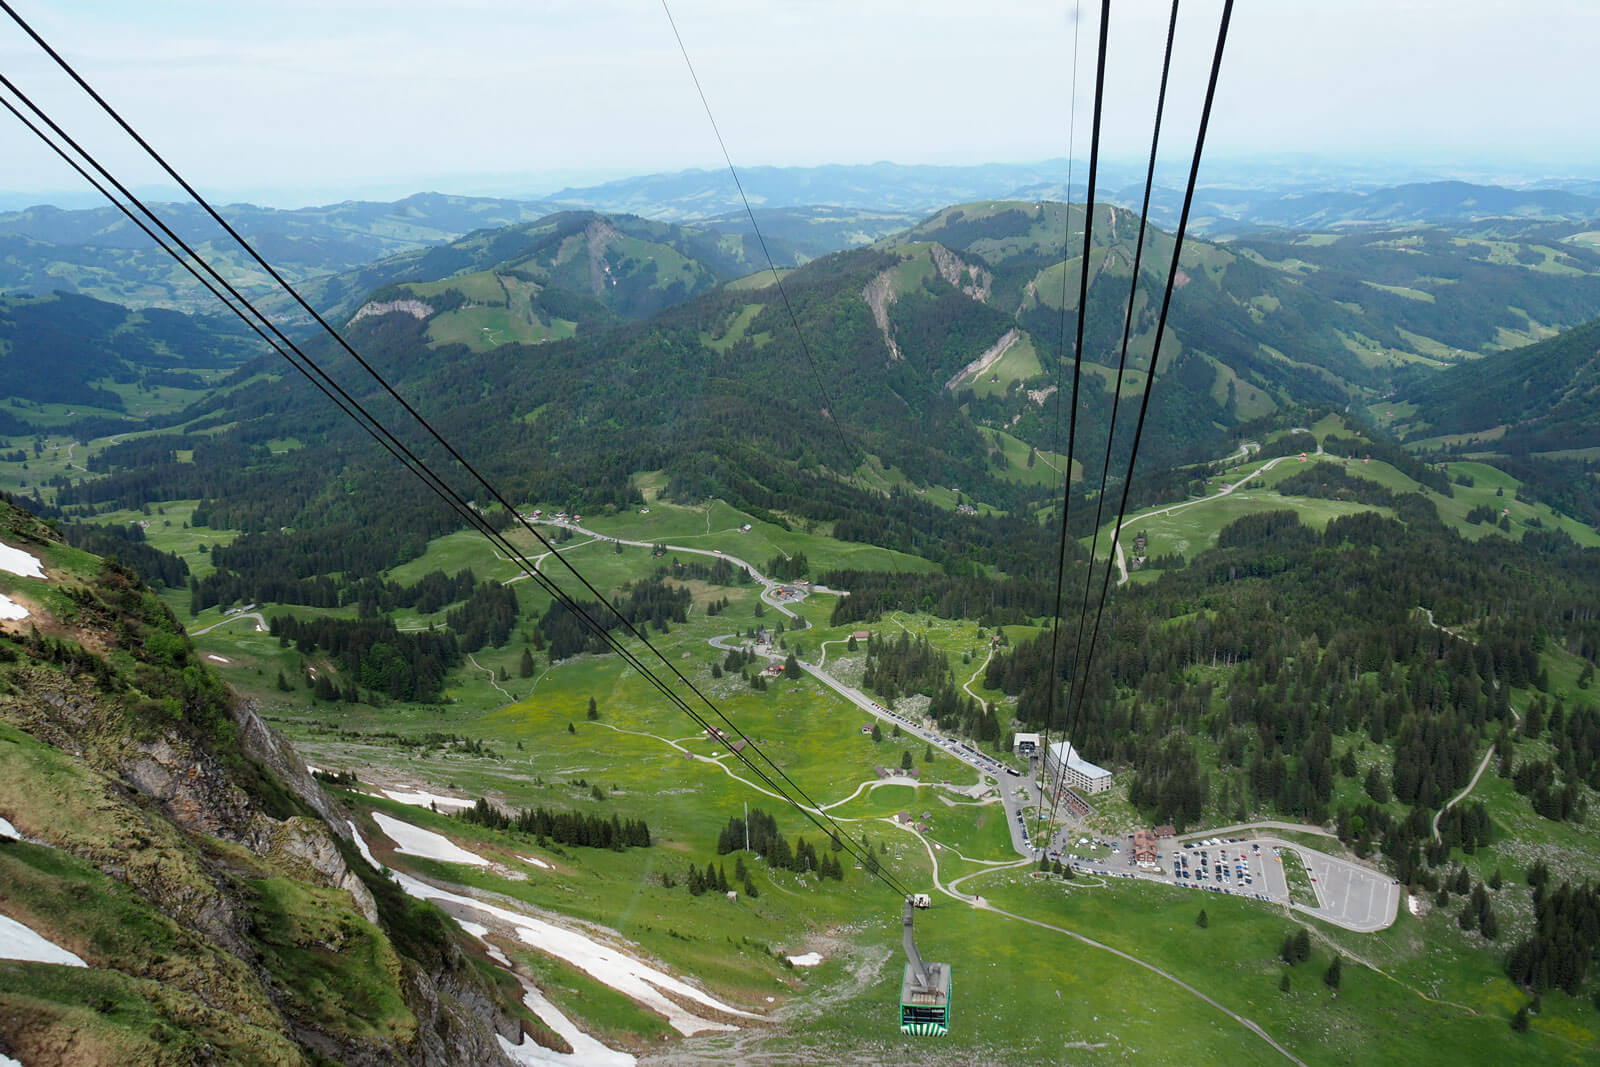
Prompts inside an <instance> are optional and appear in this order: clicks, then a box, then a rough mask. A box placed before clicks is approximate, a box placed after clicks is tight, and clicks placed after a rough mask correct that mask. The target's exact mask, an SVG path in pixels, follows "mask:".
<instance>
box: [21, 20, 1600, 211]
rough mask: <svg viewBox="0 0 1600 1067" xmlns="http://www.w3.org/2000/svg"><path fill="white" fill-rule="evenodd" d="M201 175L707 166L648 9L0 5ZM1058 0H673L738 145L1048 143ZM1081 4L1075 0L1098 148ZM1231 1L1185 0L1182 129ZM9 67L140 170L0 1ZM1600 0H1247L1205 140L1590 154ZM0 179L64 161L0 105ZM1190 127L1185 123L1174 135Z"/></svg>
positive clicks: (1444, 156) (1225, 149)
mask: <svg viewBox="0 0 1600 1067" xmlns="http://www.w3.org/2000/svg"><path fill="white" fill-rule="evenodd" d="M12 2H13V3H14V4H15V6H16V7H17V8H18V9H19V10H20V11H21V12H22V14H23V15H24V17H26V18H28V19H30V20H31V21H32V22H33V23H34V25H35V27H36V28H37V29H39V30H40V32H41V33H42V34H43V35H44V36H45V37H46V38H47V39H48V40H50V41H51V42H52V43H53V44H55V45H56V47H57V48H59V49H60V50H61V51H62V52H63V53H64V54H65V55H66V56H67V57H68V58H69V59H70V60H72V61H73V62H74V63H75V64H76V65H77V66H78V67H79V69H80V71H81V72H82V73H84V75H85V76H86V77H87V78H88V79H89V80H90V81H91V82H92V83H93V84H95V85H96V86H97V87H98V88H99V89H100V90H101V91H102V92H103V93H104V94H105V95H106V96H107V97H108V98H109V99H111V100H112V101H113V102H114V103H116V104H117V105H118V106H119V107H121V108H122V109H123V110H124V113H125V114H126V115H128V117H129V118H130V119H131V120H132V121H133V122H134V123H135V124H136V125H137V126H139V127H140V129H141V130H143V131H144V132H145V133H146V135H147V136H148V137H149V138H150V139H151V140H152V141H153V142H154V143H155V144H156V145H157V146H158V147H160V148H162V149H163V150H165V151H167V152H169V154H170V156H171V157H172V158H173V160H174V162H175V163H176V164H177V165H178V166H179V167H180V169H182V170H183V171H184V172H185V173H186V174H188V175H189V176H190V177H191V179H192V180H194V181H195V182H196V183H197V184H199V185H201V186H202V187H203V188H206V189H209V190H212V191H214V192H218V193H222V194H226V195H232V196H239V195H246V194H248V195H252V196H254V197H256V198H257V199H262V200H268V201H276V202H282V203H293V202H309V201H311V200H325V199H333V198H342V197H345V196H357V195H369V196H379V195H390V194H393V195H399V194H402V193H404V192H408V191H415V190H417V189H421V188H433V189H440V190H443V191H451V192H491V191H492V192H499V193H526V194H534V193H541V192H548V191H551V190H553V189H554V188H556V187H558V186H560V185H562V184H566V183H567V182H568V181H569V180H571V181H574V182H576V181H587V180H592V179H595V178H598V177H604V176H608V175H614V174H619V173H636V172H645V171H659V170H676V169H681V168H684V167H693V166H720V165H721V157H720V154H719V152H718V150H717V145H716V142H715V139H714V138H713V135H712V133H711V129H710V127H709V125H708V123H707V121H706V117H705V114H704V112H703V111H702V110H701V107H700V103H699V100H698V98H697V97H696V96H695V92H694V86H693V84H692V83H691V81H690V79H689V75H688V72H687V70H686V68H685V66H684V63H683V59H682V56H681V55H680V54H679V52H678V49H677V44H676V42H675V41H674V39H673V36H672V31H671V28H670V26H669V25H668V22H667V18H666V15H665V14H664V12H663V10H662V6H661V4H660V2H659V0H442V2H441V0H429V2H428V3H422V2H418V0H381V2H380V0H271V2H259V3H258V2H255V0H12ZM1073 8H1074V4H1072V3H1071V2H1067V3H1060V2H1058V3H1036V2H1018V0H978V2H972V0H960V2H955V0H673V3H672V11H673V15H674V16H675V17H676V19H677V22H678V27H679V29H680V30H681V31H682V33H683V36H684V41H685V43H686V45H687V46H688V49H689V53H690V56H691V58H692V59H693V60H694V63H695V67H696V70H697V72H698V73H699V76H700V80H701V83H702V85H703V86H704V87H705V90H706V93H707V95H708V97H709V100H710V104H711V108H712V110H713V112H714V113H715V115H716V118H717V120H718V122H719V124H720V125H721V128H722V132H723V135H724V137H725V138H726V140H727V142H728V147H729V149H730V151H731V152H732V154H733V158H734V161H735V162H736V163H738V164H741V165H754V164H779V165H784V164H815V163H830V162H837V163H858V162H871V161H876V160H892V161H895V162H901V163H976V162H989V161H1023V160H1037V159H1045V158H1053V157H1059V156H1064V155H1065V154H1066V148H1067V133H1068V114H1069V101H1070V100H1071V99H1072V87H1071V71H1072V55H1073V29H1074V25H1073V18H1072V11H1073ZM1098 8H1099V5H1098V4H1096V3H1092V2H1091V3H1084V4H1083V5H1082V9H1083V12H1084V18H1083V22H1082V25H1081V34H1082V38H1081V42H1080V59H1079V65H1078V75H1079V78H1078V81H1079V91H1078V132H1077V140H1076V144H1077V146H1078V153H1079V157H1080V158H1083V155H1084V153H1085V151H1086V144H1087V139H1088V113H1089V102H1090V97H1091V93H1092V84H1093V83H1092V74H1093V62H1094V45H1095V33H1096V26H1095V20H1096V18H1097V12H1098ZM1114 8H1115V9H1114V11H1113V14H1112V20H1111V48H1110V59H1109V63H1108V101H1107V119H1106V133H1105V149H1104V150H1105V151H1106V152H1107V153H1108V154H1109V155H1110V156H1113V157H1117V158H1122V159H1130V158H1134V157H1137V156H1138V155H1139V154H1140V153H1142V152H1143V151H1144V150H1145V147H1146V146H1147V144H1148V137H1149V123H1150V117H1151V114H1152V112H1153V107H1154V94H1155V84H1156V77H1157V74H1158V71H1159V63H1160V55H1161V47H1162V43H1163V36H1164V33H1165V27H1166V19H1167V10H1168V6H1167V3H1166V2H1165V0H1117V3H1116V4H1115V5H1114ZM1220 9H1221V3H1220V0H1185V3H1184V5H1183V10H1184V17H1183V19H1182V21H1181V22H1180V33H1179V38H1180V42H1179V48H1178V53H1177V61H1176V68H1175V73H1174V91H1175V92H1178V93H1179V96H1178V98H1177V99H1178V101H1179V103H1177V104H1175V105H1174V112H1175V113H1174V116H1173V117H1174V120H1175V123H1176V124H1175V125H1174V126H1173V127H1172V130H1173V133H1172V134H1171V135H1170V136H1171V137H1172V138H1173V140H1172V142H1171V143H1173V144H1177V143H1178V140H1179V139H1180V136H1181V137H1190V136H1192V129H1193V122H1194V118H1195V115H1196V114H1197V111H1198V100H1199V97H1200V94H1201V91H1202V89H1203V85H1204V75H1205V69H1206V64H1207V62H1208V61H1209V58H1210V52H1211V48H1212V42H1213V39H1214V31H1215V24H1216V19H1217V15H1218V12H1219V11H1220ZM0 23H3V25H0V70H3V71H5V72H6V73H7V74H8V76H10V77H12V78H13V79H14V80H15V81H17V82H18V83H19V84H20V85H21V86H22V87H23V88H24V89H25V91H27V92H29V94H30V95H33V96H34V98H35V99H36V100H37V101H39V102H40V103H41V104H43V105H44V106H46V107H47V108H48V109H49V110H51V111H52V112H53V113H55V114H56V116H57V118H58V119H59V120H60V121H62V122H63V124H64V125H66V126H68V127H69V128H70V129H72V130H73V131H74V132H75V133H76V132H78V131H82V136H83V138H84V139H86V140H87V141H88V142H90V143H92V144H93V145H94V146H95V147H96V149H97V151H100V152H103V153H104V154H105V157H106V158H107V160H108V161H114V162H115V163H116V165H117V166H118V168H119V170H124V171H125V173H126V174H128V175H129V177H130V179H131V180H132V181H136V182H145V181H152V180H153V175H154V172H153V171H152V170H151V169H149V168H148V167H144V166H137V167H136V166H135V165H134V160H135V157H134V156H133V155H132V154H131V153H129V152H127V151H125V150H124V149H123V147H122V146H121V144H120V141H119V138H117V137H116V136H114V135H113V134H112V132H111V131H109V130H108V129H107V128H106V127H105V125H104V123H102V122H99V121H98V120H96V118H95V116H94V114H93V113H92V112H91V111H90V110H88V109H87V108H86V107H84V106H83V105H82V103H81V101H80V100H79V98H78V97H77V95H76V93H75V90H73V89H71V87H70V86H69V85H68V84H67V83H66V82H65V80H64V79H63V78H62V77H61V76H60V75H59V74H58V73H56V72H55V71H54V70H53V68H52V67H50V66H49V65H48V61H47V60H45V59H43V58H42V57H41V56H40V55H39V54H38V53H36V51H35V50H34V48H33V46H32V45H31V43H30V42H28V41H27V40H26V39H25V38H24V37H23V36H22V35H21V33H20V32H19V31H17V30H16V28H15V27H14V26H12V25H11V23H10V22H9V20H6V19H4V17H3V16H0ZM1597 31H1600V3H1597V2H1594V0H1565V2H1561V0H1526V2H1522V3H1513V2H1498V0H1453V2H1449V3H1444V2H1407V0H1237V3H1236V7H1235V11H1234V22H1233V33H1232V36H1231V39H1230V43H1229V47H1228V52H1227V57H1226V61H1225V65H1224V70H1223V78H1222V84H1221V87H1220V89H1219V94H1218V103H1217V107H1218V114H1217V117H1216V119H1215V120H1214V127H1213V135H1212V140H1211V150H1212V152H1213V153H1214V154H1215V155H1216V156H1217V157H1218V158H1223V157H1226V156H1230V155H1240V154H1259V153H1283V152H1297V153H1301V152H1304V153H1316V154H1320V155H1326V156H1331V157H1337V156H1340V155H1344V154H1356V155H1360V156H1363V157H1369V158H1370V157H1375V156H1376V157H1386V158H1394V159H1396V160H1398V161H1401V162H1405V163H1410V164H1427V165H1431V166H1440V167H1450V166H1452V165H1457V164H1459V165H1462V166H1463V168H1464V169H1471V170H1473V171H1474V172H1477V173H1484V169H1485V166H1488V167H1489V168H1490V169H1491V170H1494V169H1497V168H1498V169H1501V170H1503V172H1504V173H1507V174H1524V175H1531V174H1539V173H1548V174H1558V173H1559V174H1569V173H1590V174H1600V143H1597V138H1596V136H1595V133H1596V129H1597V123H1596V121H1595V117H1594V105H1593V103H1592V101H1593V99H1594V86H1593V80H1592V72H1593V69H1594V66H1593V64H1594V44H1595V41H1596V40H1600V32H1597ZM0 119H3V120H4V121H3V122H0V190H5V191H13V192H14V191H30V192H32V191H49V190H57V189H62V188H76V187H77V179H76V178H75V176H73V175H72V174H71V173H70V172H68V171H66V170H65V169H64V167H63V166H62V165H61V164H60V163H59V162H57V161H55V160H54V159H53V158H52V157H47V156H46V155H44V154H43V152H42V150H41V149H39V148H38V147H36V145H35V143H34V142H33V140H32V135H31V134H28V133H27V132H26V131H25V130H23V129H22V128H21V127H20V126H18V125H17V124H16V123H15V122H14V120H12V119H11V118H10V116H9V115H4V114H3V113H0ZM1180 132H1181V133H1180Z"/></svg>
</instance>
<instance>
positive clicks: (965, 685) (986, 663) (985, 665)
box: [961, 646, 994, 704]
mask: <svg viewBox="0 0 1600 1067" xmlns="http://www.w3.org/2000/svg"><path fill="white" fill-rule="evenodd" d="M992 659H994V648H993V646H991V647H990V648H989V654H988V655H987V656H985V657H983V662H982V663H981V664H979V666H978V669H977V670H975V671H973V672H972V677H971V678H968V679H967V680H966V681H965V682H964V683H962V686H961V688H963V689H965V690H966V691H967V696H969V697H971V698H972V699H973V700H976V701H977V702H978V703H979V704H982V703H983V702H984V701H983V698H982V697H981V696H979V695H978V694H977V693H974V692H973V691H972V683H973V682H976V681H977V680H978V675H980V674H982V673H983V672H984V671H986V670H988V669H989V661H990V660H992Z"/></svg>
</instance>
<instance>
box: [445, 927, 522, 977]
mask: <svg viewBox="0 0 1600 1067" xmlns="http://www.w3.org/2000/svg"><path fill="white" fill-rule="evenodd" d="M456 925H458V926H460V927H461V929H463V930H465V931H466V932H467V933H469V934H471V935H472V936H473V937H475V938H477V939H478V940H479V941H482V942H483V947H484V949H485V950H487V951H488V953H489V958H490V959H491V960H494V961H495V962H496V963H498V964H499V965H500V966H502V967H504V968H505V969H506V970H508V971H509V970H510V969H511V961H510V960H508V959H506V954H505V953H504V952H501V951H500V950H499V949H497V948H495V947H494V946H493V945H491V944H489V928H488V927H487V926H485V925H483V924H482V923H469V922H467V921H466V920H465V919H457V920H456Z"/></svg>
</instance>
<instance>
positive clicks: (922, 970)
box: [900, 894, 950, 1037]
mask: <svg viewBox="0 0 1600 1067" xmlns="http://www.w3.org/2000/svg"><path fill="white" fill-rule="evenodd" d="M913 906H915V907H920V908H925V907H927V906H928V898H927V897H926V896H924V895H921V894H918V895H917V897H915V898H912V897H907V898H906V908H905V918H904V921H903V923H902V926H903V940H904V943H905V950H906V973H905V978H904V979H903V980H902V981H901V983H900V1032H901V1033H903V1034H914V1035H916V1036H918V1037H943V1036H944V1035H945V1034H948V1033H949V1032H950V965H949V964H947V963H924V962H923V959H922V953H920V952H918V951H917V942H916V939H915V938H914V937H913V936H912V932H911V909H912V907H913Z"/></svg>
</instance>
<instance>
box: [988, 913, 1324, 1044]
mask: <svg viewBox="0 0 1600 1067" xmlns="http://www.w3.org/2000/svg"><path fill="white" fill-rule="evenodd" d="M977 906H978V907H981V908H983V909H985V910H986V911H992V912H994V913H995V914H996V915H1003V916H1005V917H1006V918H1008V919H1014V920H1016V921H1017V922H1022V923H1027V924H1028V925H1030V926H1037V927H1039V928H1040V929H1042V930H1051V931H1054V932H1055V933H1058V934H1065V935H1066V936H1067V937H1070V938H1072V939H1073V940H1074V941H1079V942H1081V943H1083V944H1085V945H1088V946H1090V947H1091V948H1097V949H1100V950H1101V951H1102V952H1109V953H1111V954H1112V955H1113V956H1117V957H1119V958H1121V959H1124V960H1127V961H1128V962H1129V963H1131V964H1134V965H1135V966H1137V967H1143V968H1144V969H1145V970H1147V971H1149V972H1151V973H1152V974H1155V975H1159V976H1160V977H1162V978H1165V979H1166V980H1167V981H1169V982H1171V983H1172V984H1173V985H1175V986H1177V987H1178V988H1179V989H1182V990H1184V991H1185V992H1187V993H1190V994H1192V995H1194V996H1196V997H1198V998H1200V999H1201V1000H1203V1001H1205V1002H1206V1003H1207V1004H1209V1005H1211V1006H1212V1007H1213V1008H1215V1009H1217V1010H1218V1011H1219V1012H1221V1013H1222V1014H1224V1015H1226V1016H1227V1017H1228V1018H1230V1019H1232V1020H1233V1021H1234V1022H1236V1023H1238V1024H1239V1025H1240V1026H1242V1027H1244V1028H1245V1029H1246V1030H1249V1031H1250V1032H1251V1033H1253V1034H1255V1035H1256V1036H1257V1037H1259V1038H1260V1039H1261V1040H1263V1041H1265V1042H1266V1043H1267V1044H1268V1045H1271V1046H1272V1047H1273V1049H1275V1050H1276V1051H1278V1052H1280V1053H1282V1054H1283V1056H1284V1058H1285V1059H1287V1060H1288V1061H1289V1062H1290V1063H1298V1064H1299V1065H1300V1067H1306V1065H1305V1061H1304V1060H1302V1059H1301V1058H1300V1057H1298V1056H1296V1055H1295V1054H1294V1053H1292V1052H1290V1051H1289V1050H1288V1049H1286V1048H1284V1047H1283V1046H1282V1045H1280V1044H1278V1042H1277V1041H1276V1040H1274V1039H1273V1037H1272V1035H1271V1034H1269V1033H1267V1032H1266V1031H1265V1030H1263V1029H1262V1028H1261V1026H1260V1025H1259V1024H1258V1023H1256V1022H1255V1021H1254V1020H1253V1019H1248V1018H1246V1017H1245V1016H1243V1015H1240V1014H1239V1013H1238V1012H1236V1011H1230V1010H1229V1009H1228V1008H1225V1007H1223V1006H1222V1005H1221V1004H1220V1003H1218V1002H1217V1001H1216V1000H1214V999H1212V998H1211V997H1209V996H1207V995H1206V994H1205V993H1202V992H1201V991H1200V990H1198V989H1196V988H1195V987H1194V986H1192V985H1190V984H1189V983H1188V982H1185V981H1184V980H1183V979H1181V978H1179V977H1178V976H1177V975H1175V974H1173V973H1172V972H1171V971H1164V970H1162V969H1161V968H1160V967H1157V966H1156V965H1155V964H1153V963H1147V962H1145V961H1144V960H1142V959H1140V958H1139V957H1138V956H1134V955H1130V954H1129V953H1127V952H1124V951H1122V950H1121V949H1119V948H1112V947H1111V946H1110V945H1108V944H1106V943H1105V942H1103V941H1096V940H1095V939H1094V938H1092V937H1086V936H1084V935H1083V934H1080V933H1078V932H1077V931H1075V930H1068V929H1067V928H1066V927H1064V926H1056V925H1055V924H1054V923H1047V922H1044V921H1042V920H1039V919H1030V918H1028V917H1027V916H1025V915H1016V914H1013V913H1012V912H1009V911H1005V910H1004V909H1002V908H997V907H995V906H994V905H992V904H987V903H985V904H980V905H977Z"/></svg>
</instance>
